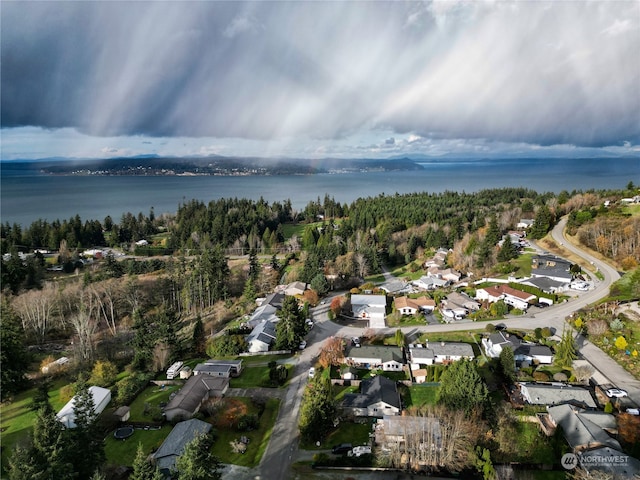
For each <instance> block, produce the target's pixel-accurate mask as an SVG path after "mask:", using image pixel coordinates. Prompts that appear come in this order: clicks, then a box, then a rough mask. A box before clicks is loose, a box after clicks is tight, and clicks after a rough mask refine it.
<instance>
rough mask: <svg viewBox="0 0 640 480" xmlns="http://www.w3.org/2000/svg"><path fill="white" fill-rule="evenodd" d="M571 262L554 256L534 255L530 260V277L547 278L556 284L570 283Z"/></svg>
mask: <svg viewBox="0 0 640 480" xmlns="http://www.w3.org/2000/svg"><path fill="white" fill-rule="evenodd" d="M570 269H571V262H569V261H567V260H564V259H562V258H560V257H556V256H555V255H536V256H534V257H533V258H532V259H531V276H532V277H547V278H550V279H552V280H555V281H557V282H570V281H571V279H572V278H573V274H572V273H571V271H570Z"/></svg>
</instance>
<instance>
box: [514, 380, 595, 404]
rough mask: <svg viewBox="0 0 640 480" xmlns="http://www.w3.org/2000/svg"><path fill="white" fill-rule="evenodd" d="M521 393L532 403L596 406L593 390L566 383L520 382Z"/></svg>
mask: <svg viewBox="0 0 640 480" xmlns="http://www.w3.org/2000/svg"><path fill="white" fill-rule="evenodd" d="M520 393H521V394H522V396H523V398H524V399H525V400H526V401H527V402H528V403H530V404H532V405H547V406H553V405H562V404H565V403H570V404H572V405H576V406H579V407H582V408H596V402H595V401H594V400H593V396H592V395H591V392H590V391H589V390H587V389H585V388H581V387H573V386H570V385H565V384H560V385H557V384H546V383H525V382H522V383H520Z"/></svg>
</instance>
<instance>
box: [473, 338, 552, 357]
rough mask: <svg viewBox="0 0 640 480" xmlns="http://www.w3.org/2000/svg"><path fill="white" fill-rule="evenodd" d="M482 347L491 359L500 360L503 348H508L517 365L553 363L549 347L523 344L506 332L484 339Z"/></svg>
mask: <svg viewBox="0 0 640 480" xmlns="http://www.w3.org/2000/svg"><path fill="white" fill-rule="evenodd" d="M482 346H483V348H484V351H485V353H486V355H487V356H488V357H491V358H498V357H499V356H500V353H501V352H502V350H503V348H505V347H508V348H511V350H513V357H514V360H515V361H516V363H518V362H529V363H536V364H551V363H553V352H552V351H551V349H550V348H549V347H547V346H545V345H538V344H536V343H526V342H523V341H522V340H520V339H519V338H518V337H516V336H515V335H511V334H509V333H505V332H496V333H492V334H491V335H489V337H488V338H483V339H482Z"/></svg>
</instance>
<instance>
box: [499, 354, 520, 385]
mask: <svg viewBox="0 0 640 480" xmlns="http://www.w3.org/2000/svg"><path fill="white" fill-rule="evenodd" d="M498 361H499V362H500V373H502V378H504V381H505V382H508V383H513V382H514V381H515V379H516V363H515V359H514V357H513V349H512V348H511V347H505V348H503V349H502V351H501V352H500V357H499V358H498Z"/></svg>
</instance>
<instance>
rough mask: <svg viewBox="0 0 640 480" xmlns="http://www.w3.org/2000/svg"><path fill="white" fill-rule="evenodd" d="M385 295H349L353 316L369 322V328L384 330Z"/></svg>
mask: <svg viewBox="0 0 640 480" xmlns="http://www.w3.org/2000/svg"><path fill="white" fill-rule="evenodd" d="M386 309H387V296H386V295H351V310H352V312H353V316H354V317H356V318H362V319H367V320H369V327H370V328H385V327H386V325H385V322H384V319H385V316H386Z"/></svg>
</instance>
